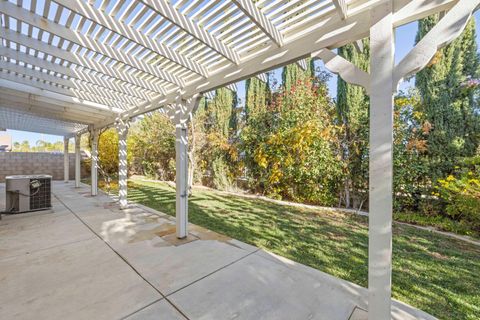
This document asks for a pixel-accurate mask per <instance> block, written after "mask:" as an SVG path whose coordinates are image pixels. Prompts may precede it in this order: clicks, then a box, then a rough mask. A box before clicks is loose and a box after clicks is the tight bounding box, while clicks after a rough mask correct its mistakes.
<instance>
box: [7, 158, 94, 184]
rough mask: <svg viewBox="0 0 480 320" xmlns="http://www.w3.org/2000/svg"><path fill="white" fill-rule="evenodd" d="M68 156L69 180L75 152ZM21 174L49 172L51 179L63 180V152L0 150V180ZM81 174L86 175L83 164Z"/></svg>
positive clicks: (71, 174)
mask: <svg viewBox="0 0 480 320" xmlns="http://www.w3.org/2000/svg"><path fill="white" fill-rule="evenodd" d="M68 156H69V164H70V170H69V175H70V180H74V179H75V154H74V153H70V154H69V155H68ZM82 158H83V157H82ZM23 174H49V175H51V176H52V177H53V180H63V153H49V152H0V182H5V177H6V176H9V175H23ZM81 176H82V177H88V173H87V171H86V170H85V168H84V166H82V170H81Z"/></svg>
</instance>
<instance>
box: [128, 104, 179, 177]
mask: <svg viewBox="0 0 480 320" xmlns="http://www.w3.org/2000/svg"><path fill="white" fill-rule="evenodd" d="M127 146H128V151H129V152H128V162H129V167H130V170H131V171H133V172H135V173H139V174H142V175H147V176H151V177H153V178H154V179H161V180H173V179H174V177H175V126H174V125H173V122H172V121H171V120H170V119H169V118H168V117H167V116H166V115H165V114H163V113H160V112H154V113H153V114H151V115H149V116H145V117H144V118H143V119H141V120H140V121H137V122H135V123H133V124H132V125H131V127H130V129H129V135H128V140H127Z"/></svg>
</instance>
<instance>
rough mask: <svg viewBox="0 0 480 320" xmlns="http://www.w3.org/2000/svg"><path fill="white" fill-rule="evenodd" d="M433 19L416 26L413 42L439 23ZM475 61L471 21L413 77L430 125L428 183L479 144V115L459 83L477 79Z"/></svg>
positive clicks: (470, 153) (471, 94)
mask: <svg viewBox="0 0 480 320" xmlns="http://www.w3.org/2000/svg"><path fill="white" fill-rule="evenodd" d="M439 19H440V15H438V14H437V15H433V16H431V17H428V18H426V19H423V20H421V21H420V23H419V29H418V32H417V37H416V42H418V41H420V40H421V39H422V37H423V36H424V35H425V34H427V33H428V32H429V31H430V30H431V29H432V28H433V27H434V26H435V25H436V23H437V22H438V21H439ZM478 66H479V57H478V54H477V44H476V38H475V20H474V19H473V18H472V19H471V20H470V21H469V23H468V24H467V27H466V29H465V30H464V32H463V33H462V35H461V36H460V37H459V38H457V39H456V40H455V41H454V42H452V43H451V44H449V45H448V46H446V47H445V48H443V49H441V50H439V51H438V52H437V54H436V55H435V57H434V58H433V59H432V61H431V62H430V64H429V66H427V67H426V68H425V69H424V70H422V71H420V72H419V73H418V74H417V75H416V79H415V84H416V86H417V88H418V90H419V93H420V96H421V99H422V106H423V112H424V114H425V118H426V119H427V121H428V122H429V123H430V124H431V130H430V132H429V135H428V153H427V156H428V158H429V159H428V160H429V161H428V162H429V167H430V168H429V171H430V177H431V179H432V181H436V180H437V179H439V178H441V177H443V176H445V175H447V174H449V173H450V172H451V171H452V170H453V169H454V166H455V164H456V162H457V160H458V158H459V157H468V156H472V155H473V154H474V153H475V151H476V149H477V147H478V144H479V138H480V137H479V115H478V113H476V112H475V108H476V106H475V98H474V95H473V92H472V90H469V91H468V92H465V91H464V90H462V83H463V82H465V81H466V80H467V79H468V78H475V77H476V76H477V75H478Z"/></svg>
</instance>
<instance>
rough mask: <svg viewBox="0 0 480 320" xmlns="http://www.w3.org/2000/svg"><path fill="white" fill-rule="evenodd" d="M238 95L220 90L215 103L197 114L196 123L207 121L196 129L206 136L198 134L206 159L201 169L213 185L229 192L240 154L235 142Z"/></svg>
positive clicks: (203, 155) (216, 93)
mask: <svg viewBox="0 0 480 320" xmlns="http://www.w3.org/2000/svg"><path fill="white" fill-rule="evenodd" d="M237 112H238V110H237V94H236V93H235V92H233V91H231V90H229V89H227V88H220V89H217V90H216V92H215V97H214V98H213V99H212V101H209V102H208V103H206V104H204V105H203V107H202V108H200V110H199V111H198V112H197V116H196V118H195V121H196V122H200V121H204V122H205V124H204V125H203V126H199V127H197V128H198V129H200V130H203V132H201V133H199V134H197V133H195V137H196V139H197V138H199V137H200V136H202V135H203V139H201V140H200V139H197V143H198V145H199V148H198V152H199V153H200V158H201V159H203V161H202V162H201V165H200V166H199V169H200V170H201V172H203V173H204V175H207V176H210V178H211V179H210V180H211V181H210V183H211V184H212V185H213V186H214V187H215V188H218V189H228V188H230V187H231V186H232V184H233V179H234V177H235V174H234V171H235V165H234V161H236V160H237V158H238V157H237V154H238V153H237V152H236V151H235V150H236V148H235V146H234V140H235V139H236V136H237V128H238V121H237V120H238V116H237Z"/></svg>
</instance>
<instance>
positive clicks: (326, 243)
mask: <svg viewBox="0 0 480 320" xmlns="http://www.w3.org/2000/svg"><path fill="white" fill-rule="evenodd" d="M129 199H130V200H133V201H136V202H138V203H141V204H144V205H146V206H149V207H151V208H154V209H157V210H159V211H162V212H165V213H167V214H170V215H175V190H174V189H173V188H172V187H170V186H168V185H167V184H163V183H154V182H144V181H140V180H134V181H130V182H129ZM189 219H190V221H191V222H192V223H195V224H197V225H200V226H203V227H206V228H208V229H210V230H214V231H216V232H219V233H222V234H225V235H228V236H230V237H232V238H236V239H238V240H241V241H244V242H247V243H250V244H253V245H255V246H258V247H261V248H265V249H267V250H269V251H272V252H274V253H277V254H279V255H282V256H284V257H287V258H290V259H292V260H295V261H298V262H300V263H303V264H306V265H309V266H311V267H314V268H316V269H318V270H322V271H324V272H327V273H329V274H332V275H334V276H337V277H340V278H343V279H346V280H348V281H352V282H354V283H357V284H359V285H361V286H364V287H367V271H368V265H367V249H368V237H367V219H368V218H366V217H362V216H357V215H353V214H343V213H335V212H330V211H321V210H307V209H300V208H297V207H291V206H283V205H278V204H274V203H270V202H267V201H263V200H255V199H247V198H243V197H239V196H231V195H225V194H222V193H220V192H215V191H211V190H204V189H195V190H194V193H193V196H191V197H190V198H189ZM393 231H394V237H393V297H394V298H396V299H398V300H401V301H403V302H406V303H408V304H411V305H412V306H415V307H417V308H420V309H422V310H424V311H426V312H428V313H430V314H432V315H434V316H436V317H438V318H441V319H449V320H450V319H472V320H473V319H480V247H478V246H474V245H471V244H468V243H466V242H462V241H459V240H455V239H452V238H448V237H445V236H442V235H438V234H434V233H431V232H428V231H423V230H419V229H417V228H413V227H409V226H404V225H399V224H395V225H394V229H393Z"/></svg>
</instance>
